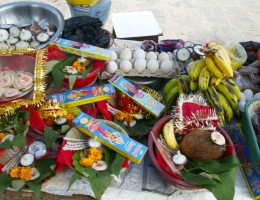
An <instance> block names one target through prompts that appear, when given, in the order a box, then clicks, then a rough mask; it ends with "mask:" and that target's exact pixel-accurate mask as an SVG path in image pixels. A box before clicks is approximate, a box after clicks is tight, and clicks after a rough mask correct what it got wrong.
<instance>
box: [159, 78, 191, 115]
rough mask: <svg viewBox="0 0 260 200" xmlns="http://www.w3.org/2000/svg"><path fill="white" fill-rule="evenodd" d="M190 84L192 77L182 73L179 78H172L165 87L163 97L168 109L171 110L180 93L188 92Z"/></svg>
mask: <svg viewBox="0 0 260 200" xmlns="http://www.w3.org/2000/svg"><path fill="white" fill-rule="evenodd" d="M189 85H190V77H189V76H188V75H184V74H183V75H181V76H179V77H178V78H173V79H170V80H169V81H168V82H167V83H166V84H165V86H164V87H163V91H162V92H163V97H164V100H165V104H166V111H168V110H170V109H171V108H172V106H173V105H174V104H175V102H176V100H177V98H178V97H179V95H180V94H182V93H185V94H188V93H189V92H190V90H189Z"/></svg>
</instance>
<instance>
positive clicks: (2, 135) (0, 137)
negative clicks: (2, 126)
mask: <svg viewBox="0 0 260 200" xmlns="http://www.w3.org/2000/svg"><path fill="white" fill-rule="evenodd" d="M4 137H5V134H4V133H0V142H1V141H2V139H4Z"/></svg>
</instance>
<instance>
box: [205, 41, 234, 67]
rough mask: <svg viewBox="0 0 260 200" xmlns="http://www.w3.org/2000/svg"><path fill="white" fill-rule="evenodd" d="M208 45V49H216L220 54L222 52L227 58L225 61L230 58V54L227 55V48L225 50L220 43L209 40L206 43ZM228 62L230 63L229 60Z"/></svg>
mask: <svg viewBox="0 0 260 200" xmlns="http://www.w3.org/2000/svg"><path fill="white" fill-rule="evenodd" d="M208 47H209V48H210V49H213V50H216V51H218V52H219V53H220V54H223V57H224V58H225V59H227V61H228V60H230V56H229V55H228V52H227V50H226V49H225V47H223V46H222V45H220V44H217V43H215V42H209V43H208ZM230 63H231V60H230Z"/></svg>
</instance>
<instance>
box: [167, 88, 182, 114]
mask: <svg viewBox="0 0 260 200" xmlns="http://www.w3.org/2000/svg"><path fill="white" fill-rule="evenodd" d="M178 96H179V87H178V86H175V87H174V88H172V89H171V90H170V91H169V93H168V94H167V96H166V98H165V102H166V111H168V110H170V109H171V108H172V106H173V104H174V103H175V101H176V99H177V98H178Z"/></svg>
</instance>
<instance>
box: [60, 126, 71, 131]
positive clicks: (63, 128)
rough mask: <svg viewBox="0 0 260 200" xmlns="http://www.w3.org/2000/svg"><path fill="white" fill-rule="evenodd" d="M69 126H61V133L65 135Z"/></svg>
mask: <svg viewBox="0 0 260 200" xmlns="http://www.w3.org/2000/svg"><path fill="white" fill-rule="evenodd" d="M70 128H71V127H70V125H67V124H65V125H62V126H61V133H67V132H68V130H70Z"/></svg>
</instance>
